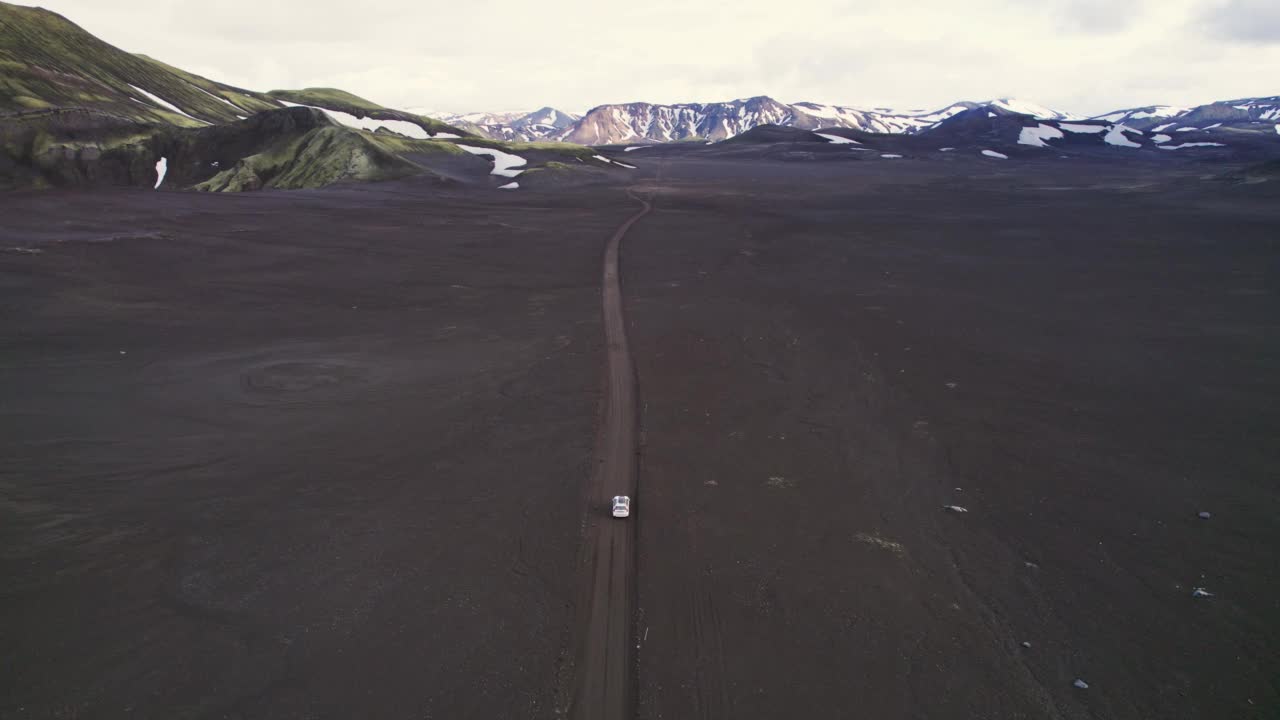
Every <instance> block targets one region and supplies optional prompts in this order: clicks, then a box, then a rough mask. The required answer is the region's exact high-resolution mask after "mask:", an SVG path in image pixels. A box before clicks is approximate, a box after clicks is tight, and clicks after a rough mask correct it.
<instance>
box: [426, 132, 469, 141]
mask: <svg viewBox="0 0 1280 720" xmlns="http://www.w3.org/2000/svg"><path fill="white" fill-rule="evenodd" d="M431 139H432V140H461V139H462V136H461V135H454V134H453V133H447V132H438V133H436V134H435V135H432V136H431Z"/></svg>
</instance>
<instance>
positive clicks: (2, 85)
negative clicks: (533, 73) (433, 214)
mask: <svg viewBox="0 0 1280 720" xmlns="http://www.w3.org/2000/svg"><path fill="white" fill-rule="evenodd" d="M282 100H284V101H288V102H290V103H295V104H301V105H312V106H315V107H322V108H325V109H328V110H337V111H341V112H346V113H350V114H352V115H356V116H358V117H372V118H375V119H379V120H405V121H408V122H412V123H415V124H417V125H420V126H422V127H423V128H424V129H426V130H427V132H429V133H431V134H432V135H434V134H437V133H440V132H449V133H452V134H457V135H466V134H467V133H466V132H464V131H462V130H460V129H458V128H455V127H452V126H450V125H447V124H445V123H443V122H440V121H439V120H435V119H432V118H426V117H422V116H420V115H415V114H413V113H407V112H403V111H400V110H393V109H391V108H387V107H383V106H381V105H378V104H377V103H374V102H370V101H369V100H366V99H364V98H361V97H357V96H356V95H353V94H351V93H348V92H345V91H343V90H338V89H334V88H310V89H306V90H274V91H272V92H271V93H261V92H255V91H253V90H246V89H244V88H238V87H234V86H231V85H226V84H223V83H219V82H216V81H213V80H210V79H208V78H204V77H201V76H199V75H195V74H193V73H189V72H187V71H185V70H182V69H180V68H176V67H173V66H172V65H168V64H166V63H164V62H161V61H159V60H156V59H154V58H149V57H147V56H145V55H135V54H133V53H128V52H125V51H124V50H121V49H120V48H117V47H115V46H113V45H111V44H109V43H106V42H104V41H102V40H100V39H99V38H97V37H95V36H94V35H92V34H91V33H89V32H87V31H86V30H84V29H83V28H81V27H80V26H79V25H76V24H75V23H73V22H71V21H70V20H68V19H66V18H64V17H63V16H61V15H59V14H57V13H54V12H50V11H48V10H44V9H42V8H32V7H24V6H20V5H12V4H9V3H5V2H0V115H5V114H13V113H19V112H23V111H30V110H51V109H69V108H85V109H91V110H100V111H103V112H107V113H110V114H112V115H115V116H117V117H122V118H128V119H132V120H136V121H138V122H143V123H166V124H169V125H175V126H178V127H200V126H203V125H216V124H218V123H226V122H234V121H236V120H238V119H242V118H245V117H248V116H251V115H253V114H254V113H258V112H263V111H265V110H275V109H279V108H282V107H285V104H284V103H282V102H281V101H282Z"/></svg>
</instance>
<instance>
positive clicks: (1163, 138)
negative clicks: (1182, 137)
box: [1151, 135, 1173, 145]
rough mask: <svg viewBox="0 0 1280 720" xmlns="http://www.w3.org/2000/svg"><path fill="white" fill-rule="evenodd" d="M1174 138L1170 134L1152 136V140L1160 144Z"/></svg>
mask: <svg viewBox="0 0 1280 720" xmlns="http://www.w3.org/2000/svg"><path fill="white" fill-rule="evenodd" d="M1172 139H1173V138H1172V137H1170V136H1168V135H1156V136H1155V137H1153V138H1151V142H1153V143H1155V144H1157V145H1159V144H1160V143H1167V142H1169V141H1170V140H1172Z"/></svg>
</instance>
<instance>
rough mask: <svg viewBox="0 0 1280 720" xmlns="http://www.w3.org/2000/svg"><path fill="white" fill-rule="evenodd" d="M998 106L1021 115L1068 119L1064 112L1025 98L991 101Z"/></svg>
mask: <svg viewBox="0 0 1280 720" xmlns="http://www.w3.org/2000/svg"><path fill="white" fill-rule="evenodd" d="M991 104H992V105H995V106H996V107H998V108H1004V109H1005V110H1008V111H1010V112H1016V113H1020V114H1022V115H1030V116H1032V117H1037V118H1049V119H1051V120H1057V119H1063V120H1066V119H1068V117H1069V116H1068V115H1067V114H1066V113H1060V112H1058V111H1057V110H1054V109H1052V108H1047V107H1045V106H1043V105H1041V104H1039V103H1034V102H1029V101H1027V100H1019V99H1017V98H1001V99H1000V100H996V101H995V102H993V103H991Z"/></svg>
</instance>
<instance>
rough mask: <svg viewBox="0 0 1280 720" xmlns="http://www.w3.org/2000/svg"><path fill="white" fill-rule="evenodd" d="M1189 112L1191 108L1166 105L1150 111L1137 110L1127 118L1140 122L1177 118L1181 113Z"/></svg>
mask: <svg viewBox="0 0 1280 720" xmlns="http://www.w3.org/2000/svg"><path fill="white" fill-rule="evenodd" d="M1189 112H1191V108H1180V107H1170V106H1168V105H1157V106H1155V107H1153V108H1151V109H1150V110H1139V111H1138V112H1135V113H1133V114H1132V115H1130V116H1129V119H1130V120H1141V119H1143V118H1163V117H1177V116H1178V115H1182V114H1183V113H1189Z"/></svg>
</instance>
